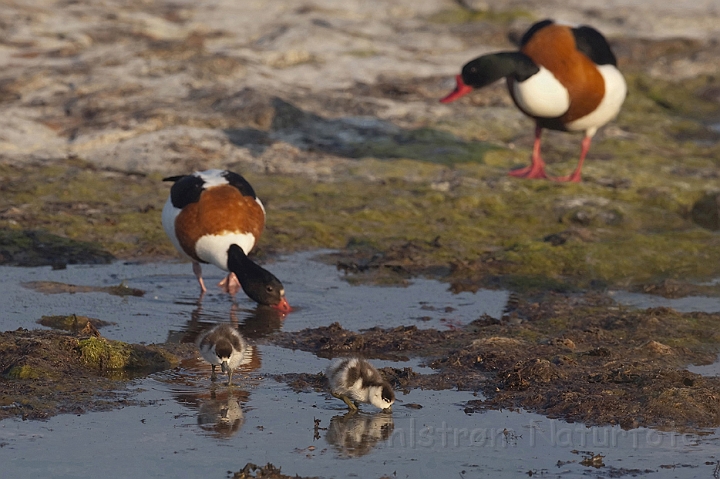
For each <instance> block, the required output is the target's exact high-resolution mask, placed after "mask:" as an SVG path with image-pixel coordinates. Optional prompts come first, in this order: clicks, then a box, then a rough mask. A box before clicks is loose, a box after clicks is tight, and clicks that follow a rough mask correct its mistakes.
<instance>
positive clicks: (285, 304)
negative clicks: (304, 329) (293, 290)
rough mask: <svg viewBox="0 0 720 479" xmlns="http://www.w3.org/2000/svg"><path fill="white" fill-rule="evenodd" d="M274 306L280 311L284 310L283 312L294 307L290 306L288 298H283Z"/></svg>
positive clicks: (287, 311)
mask: <svg viewBox="0 0 720 479" xmlns="http://www.w3.org/2000/svg"><path fill="white" fill-rule="evenodd" d="M272 307H273V308H275V309H277V310H278V311H282V312H283V313H289V312H290V311H292V310H293V309H292V308H291V307H290V303H288V301H287V299H285V298H283V299H281V300H280V302H279V303H278V304H276V305H275V306H272Z"/></svg>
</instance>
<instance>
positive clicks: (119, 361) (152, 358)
mask: <svg viewBox="0 0 720 479" xmlns="http://www.w3.org/2000/svg"><path fill="white" fill-rule="evenodd" d="M77 350H78V353H79V354H80V357H81V358H82V360H83V361H84V363H85V364H86V365H88V366H90V367H92V368H96V369H99V370H103V371H108V370H109V371H119V370H152V371H159V370H162V369H168V368H170V367H173V366H174V365H177V359H176V358H174V357H173V356H172V355H170V354H168V353H166V352H164V351H162V350H160V349H157V348H150V347H145V346H140V345H134V344H128V343H124V342H122V341H113V340H109V339H105V338H100V337H90V338H87V339H81V340H79V341H78V345H77Z"/></svg>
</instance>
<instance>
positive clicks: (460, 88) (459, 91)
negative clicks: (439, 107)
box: [440, 75, 473, 103]
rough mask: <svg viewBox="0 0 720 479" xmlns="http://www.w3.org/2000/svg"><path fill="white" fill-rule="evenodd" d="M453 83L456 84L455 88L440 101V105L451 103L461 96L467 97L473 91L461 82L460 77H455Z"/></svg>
mask: <svg viewBox="0 0 720 479" xmlns="http://www.w3.org/2000/svg"><path fill="white" fill-rule="evenodd" d="M455 81H456V82H457V86H456V87H455V89H454V90H453V91H452V93H450V94H449V95H448V96H446V97H445V98H443V99H441V100H440V103H450V102H451V101H455V100H457V99H458V98H460V97H461V96H465V95H467V94H468V93H470V92H471V91H472V90H473V88H472V87H471V86H467V85H466V84H465V82H463V79H462V75H458V76H456V77H455Z"/></svg>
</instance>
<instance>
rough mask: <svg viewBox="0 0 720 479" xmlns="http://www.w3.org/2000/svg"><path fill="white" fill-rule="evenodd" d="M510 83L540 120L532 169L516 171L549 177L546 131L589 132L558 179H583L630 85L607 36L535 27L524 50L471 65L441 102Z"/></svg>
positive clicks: (546, 24) (549, 24)
mask: <svg viewBox="0 0 720 479" xmlns="http://www.w3.org/2000/svg"><path fill="white" fill-rule="evenodd" d="M503 77H504V78H506V79H507V86H508V90H509V91H510V95H511V96H512V99H513V101H514V102H515V105H517V107H518V108H520V110H522V112H523V113H525V114H526V115H528V116H530V117H532V118H534V119H535V125H536V126H535V144H534V146H533V153H532V163H531V164H530V166H528V167H525V168H521V169H518V170H513V171H511V172H510V175H512V176H517V177H521V178H547V175H546V173H545V163H544V162H543V160H542V158H541V156H540V136H541V133H542V129H543V128H549V129H551V130H561V131H584V132H585V138H584V139H583V141H582V150H581V151H580V161H579V162H578V165H577V168H576V169H575V171H574V172H573V173H572V174H571V175H568V176H562V177H559V178H554V179H555V180H557V181H574V182H579V181H580V170H581V169H582V165H583V162H584V161H585V155H587V152H588V150H589V149H590V142H591V141H592V137H593V136H594V135H595V133H596V132H597V129H598V128H600V127H601V126H603V125H604V124H605V123H607V122H609V121H610V120H612V119H613V118H615V116H617V114H618V112H619V111H620V107H621V106H622V104H623V101H625V96H626V94H627V85H626V84H625V79H624V78H623V76H622V74H621V73H620V71H619V70H618V69H617V60H616V59H615V55H614V54H613V52H612V50H610V45H608V43H607V41H606V40H605V37H603V36H602V34H601V33H600V32H598V31H597V30H595V29H594V28H592V27H588V26H580V27H577V28H573V27H569V26H566V25H559V24H556V23H555V22H553V21H552V20H543V21H541V22H537V23H535V24H534V25H533V26H531V27H530V29H529V30H528V31H527V32H525V34H524V35H523V37H522V40H521V41H520V51H517V52H499V53H492V54H489V55H483V56H481V57H479V58H476V59H474V60H472V61H471V62H469V63H467V64H466V65H465V66H464V67H463V70H462V74H461V75H458V76H457V87H456V88H455V90H454V91H453V92H452V93H450V94H449V95H448V96H446V97H445V98H443V99H442V100H440V101H441V102H443V103H449V102H451V101H454V100H457V99H458V98H460V97H461V96H463V95H465V94H467V93H469V92H470V91H472V90H473V89H474V88H482V87H484V86H486V85H489V84H491V83H493V82H495V81H496V80H499V79H500V78H503Z"/></svg>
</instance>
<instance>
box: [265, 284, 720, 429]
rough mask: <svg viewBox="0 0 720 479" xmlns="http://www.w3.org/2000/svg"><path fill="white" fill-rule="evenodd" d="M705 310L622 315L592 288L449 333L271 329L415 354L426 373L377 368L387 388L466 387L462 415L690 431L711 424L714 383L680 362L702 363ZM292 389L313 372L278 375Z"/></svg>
mask: <svg viewBox="0 0 720 479" xmlns="http://www.w3.org/2000/svg"><path fill="white" fill-rule="evenodd" d="M719 319H720V315H717V314H702V313H691V314H681V313H678V312H676V311H673V310H671V309H667V308H654V309H648V310H644V311H631V310H627V309H625V308H622V307H619V306H618V305H616V304H613V303H612V302H611V301H609V300H608V299H607V298H605V297H603V296H600V295H593V294H585V295H577V296H570V297H567V296H562V295H553V294H548V295H546V296H544V297H543V298H542V300H541V301H537V302H535V301H529V300H526V299H519V298H516V301H514V305H513V306H512V307H511V308H510V310H509V311H508V312H507V314H506V316H505V317H504V318H503V319H502V321H497V320H493V319H492V318H480V319H478V320H477V321H475V322H473V323H472V324H470V325H469V326H468V327H466V328H463V329H457V330H451V331H434V330H430V331H428V330H424V331H423V330H418V329H417V328H415V327H404V328H395V329H389V330H388V329H381V328H372V329H370V330H366V331H363V332H360V333H354V332H350V331H347V330H345V329H343V328H341V327H340V326H339V325H337V324H335V325H331V326H329V327H323V328H316V329H311V330H304V331H301V332H299V333H293V334H288V333H277V334H276V335H274V336H273V337H272V338H271V340H272V342H273V343H275V344H278V345H281V346H283V347H289V348H296V349H302V350H305V351H311V352H314V353H315V354H319V355H322V356H324V357H335V356H347V355H352V354H360V355H362V356H365V357H368V358H399V357H420V358H423V361H424V363H425V364H427V365H429V366H430V367H431V368H432V369H433V371H434V372H433V373H430V374H418V373H417V372H415V371H412V369H411V368H404V369H397V368H385V369H384V370H383V372H384V373H385V374H386V376H387V377H388V379H389V380H391V382H392V383H393V385H394V387H396V388H397V389H399V390H407V389H412V388H425V389H455V388H457V389H461V390H471V391H477V392H478V393H481V394H482V396H484V399H478V400H474V401H469V402H468V403H467V404H466V405H465V406H464V408H465V412H466V413H468V414H472V413H477V412H482V411H483V410H484V409H514V408H523V409H526V410H529V411H534V412H538V413H541V414H544V415H547V416H549V417H556V418H563V419H565V420H567V421H571V422H575V421H577V422H582V423H584V424H588V425H613V424H619V425H620V426H622V427H623V428H626V429H630V428H636V427H640V426H650V427H671V428H679V429H685V428H695V427H717V426H718V425H720V406H718V403H717V399H716V398H717V397H718V395H720V379H718V378H709V377H702V376H700V375H698V374H693V373H690V372H688V371H686V370H685V369H684V367H685V366H687V365H688V364H707V363H710V362H712V361H714V359H715V357H716V355H717V351H718V349H719V348H718V340H720V338H719V337H717V335H716V334H715V333H712V332H711V331H713V327H712V325H713V324H715V323H716V322H717V321H718V320H719ZM278 379H279V380H282V381H286V382H287V383H288V384H289V385H291V386H292V387H293V388H295V389H297V390H306V389H308V388H313V389H318V390H322V389H324V388H325V387H326V385H325V379H324V377H323V374H322V373H320V374H317V375H312V374H303V375H287V376H278Z"/></svg>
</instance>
